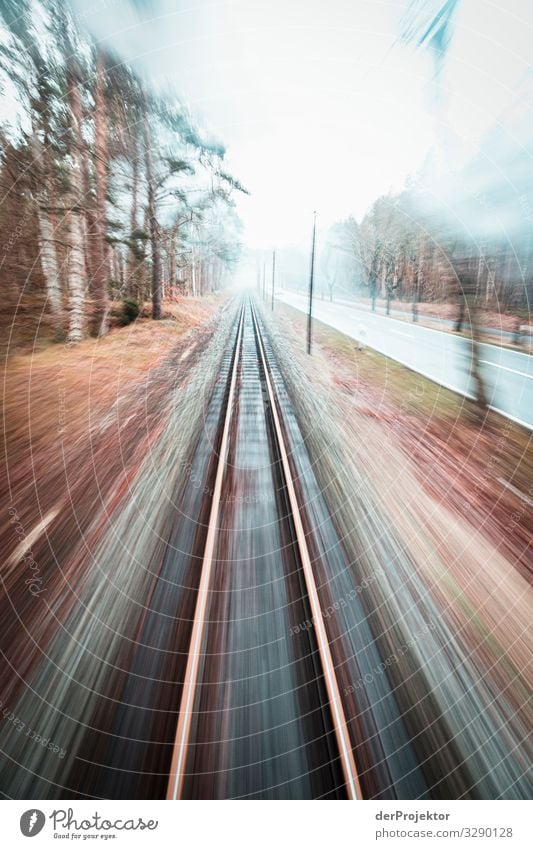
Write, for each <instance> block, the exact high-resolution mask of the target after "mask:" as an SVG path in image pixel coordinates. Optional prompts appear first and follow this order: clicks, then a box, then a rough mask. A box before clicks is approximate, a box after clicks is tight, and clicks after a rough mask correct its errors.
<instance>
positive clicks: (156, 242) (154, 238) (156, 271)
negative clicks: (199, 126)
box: [144, 108, 162, 321]
mask: <svg viewBox="0 0 533 849" xmlns="http://www.w3.org/2000/svg"><path fill="white" fill-rule="evenodd" d="M144 156H145V162H146V182H147V186H148V226H149V228H150V239H151V242H152V318H153V319H155V320H156V321H157V320H159V319H160V318H161V314H162V313H161V245H160V234H159V226H158V223H157V209H156V199H155V179H154V166H153V161H152V149H151V144H150V128H149V126H148V112H147V110H146V108H145V113H144Z"/></svg>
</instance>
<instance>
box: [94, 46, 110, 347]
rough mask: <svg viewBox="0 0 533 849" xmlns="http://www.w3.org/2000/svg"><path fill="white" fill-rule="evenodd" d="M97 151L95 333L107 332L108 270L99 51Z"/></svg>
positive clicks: (102, 82) (105, 155)
mask: <svg viewBox="0 0 533 849" xmlns="http://www.w3.org/2000/svg"><path fill="white" fill-rule="evenodd" d="M94 124H95V133H94V154H95V160H96V166H95V171H96V221H95V224H96V227H95V231H96V232H95V241H96V246H95V252H94V255H95V260H96V261H95V266H94V269H93V275H94V277H93V280H94V285H93V296H94V307H93V328H92V330H93V334H94V335H95V336H105V334H106V333H107V314H108V301H107V296H108V292H107V273H106V196H107V175H108V148H107V107H106V101H105V60H104V56H103V54H102V52H101V51H100V50H99V51H98V54H97V57H96V90H95V110H94Z"/></svg>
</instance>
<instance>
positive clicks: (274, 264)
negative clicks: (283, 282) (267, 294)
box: [272, 251, 276, 311]
mask: <svg viewBox="0 0 533 849" xmlns="http://www.w3.org/2000/svg"><path fill="white" fill-rule="evenodd" d="M275 274H276V251H272V311H274V276H275Z"/></svg>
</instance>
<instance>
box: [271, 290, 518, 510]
mask: <svg viewBox="0 0 533 849" xmlns="http://www.w3.org/2000/svg"><path fill="white" fill-rule="evenodd" d="M276 313H277V314H278V317H282V322H284V323H285V324H286V325H288V324H290V331H289V333H290V339H291V342H292V344H293V345H295V346H296V347H297V349H298V350H299V352H300V354H301V356H302V362H303V363H304V364H305V361H306V357H305V334H306V321H307V319H306V316H305V315H304V314H303V313H302V312H300V311H299V310H296V309H295V308H293V307H290V306H288V305H287V304H279V303H278V304H277V305H276ZM287 329H288V328H287ZM313 340H314V344H315V357H313V358H311V359H315V360H316V359H317V358H320V361H321V364H322V366H323V367H325V368H327V369H328V372H329V380H330V382H331V383H332V384H333V385H334V386H335V387H336V388H337V389H338V390H339V391H340V392H341V393H343V394H344V395H345V396H350V397H351V398H353V399H354V404H353V409H354V411H359V412H362V413H363V414H365V415H368V414H372V415H373V416H374V417H375V418H380V417H383V418H384V419H385V418H387V416H389V415H395V416H398V417H402V418H404V419H407V420H408V421H409V422H410V426H409V427H410V429H412V427H413V426H414V427H415V430H418V431H419V433H420V434H424V433H429V434H433V435H435V437H437V438H438V440H439V446H440V449H441V450H442V451H443V452H444V453H445V454H448V455H449V462H450V463H453V462H457V457H461V456H462V454H464V455H466V454H468V457H469V459H471V460H472V462H473V464H474V465H475V466H478V467H479V468H480V469H481V473H482V475H483V476H484V478H485V479H484V484H483V486H485V485H487V486H488V484H489V481H493V482H495V483H497V484H498V487H501V486H503V487H504V488H507V489H508V490H510V491H511V492H514V493H515V495H518V498H521V500H522V503H525V502H524V501H523V499H524V498H526V499H528V500H529V503H531V499H532V496H533V493H532V492H531V487H532V482H533V439H532V434H531V432H530V431H528V430H527V429H526V428H523V427H521V426H520V425H518V424H515V423H514V422H512V421H510V420H508V419H505V418H504V417H503V416H501V415H500V414H498V413H496V412H494V411H492V410H487V411H486V414H484V417H483V420H482V422H480V421H479V414H478V412H477V410H476V408H475V405H474V404H473V403H472V402H471V401H470V400H469V399H467V398H464V397H463V396H461V395H459V394H458V393H456V392H452V391H451V390H449V389H446V388H444V387H442V386H439V384H437V383H434V382H433V381H431V380H429V379H428V378H426V377H423V376H422V375H420V374H417V373H416V372H414V371H411V370H410V369H409V368H407V367H406V366H403V365H401V364H400V363H397V362H395V361H394V360H392V359H390V358H388V357H386V356H384V355H383V354H380V353H378V352H377V351H374V350H372V349H371V348H368V347H367V348H364V349H363V350H362V351H359V350H357V343H356V342H355V340H353V339H351V338H350V337H348V336H346V335H345V334H343V333H340V332H339V331H338V330H335V329H334V328H331V327H329V326H328V325H326V324H323V323H322V322H320V321H316V320H313ZM309 365H310V366H311V364H309ZM314 373H315V376H316V373H317V372H316V368H315V372H314ZM309 374H310V376H311V379H313V377H312V374H313V372H312V371H309ZM407 449H408V450H409V446H407ZM487 469H490V474H488V473H487Z"/></svg>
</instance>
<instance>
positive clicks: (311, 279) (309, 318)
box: [307, 212, 316, 354]
mask: <svg viewBox="0 0 533 849" xmlns="http://www.w3.org/2000/svg"><path fill="white" fill-rule="evenodd" d="M315 243H316V212H313V241H312V244H311V270H310V272H309V312H308V313H307V353H308V354H310V353H311V342H312V332H313V330H312V322H313V283H314V278H315Z"/></svg>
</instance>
